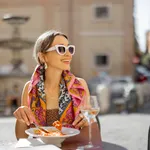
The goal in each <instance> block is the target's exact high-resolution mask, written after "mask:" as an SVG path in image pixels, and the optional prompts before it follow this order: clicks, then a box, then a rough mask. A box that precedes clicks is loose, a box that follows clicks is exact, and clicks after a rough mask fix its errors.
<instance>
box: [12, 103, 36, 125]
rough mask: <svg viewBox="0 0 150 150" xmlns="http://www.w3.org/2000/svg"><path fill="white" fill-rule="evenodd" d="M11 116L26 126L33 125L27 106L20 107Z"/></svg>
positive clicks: (32, 118)
mask: <svg viewBox="0 0 150 150" xmlns="http://www.w3.org/2000/svg"><path fill="white" fill-rule="evenodd" d="M13 114H14V116H15V117H16V119H17V120H18V121H22V122H25V123H26V124H27V126H29V125H30V124H32V123H33V120H34V117H33V115H32V112H31V110H30V109H29V108H28V107H27V106H20V107H19V108H18V109H17V110H16V111H15V112H14V113H13Z"/></svg>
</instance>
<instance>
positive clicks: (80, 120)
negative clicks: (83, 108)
mask: <svg viewBox="0 0 150 150" xmlns="http://www.w3.org/2000/svg"><path fill="white" fill-rule="evenodd" d="M72 125H73V126H75V128H77V129H82V128H83V127H85V126H88V121H87V119H86V118H85V117H84V116H83V114H81V113H80V114H79V115H78V116H77V117H76V119H75V121H74V122H73V124H72Z"/></svg>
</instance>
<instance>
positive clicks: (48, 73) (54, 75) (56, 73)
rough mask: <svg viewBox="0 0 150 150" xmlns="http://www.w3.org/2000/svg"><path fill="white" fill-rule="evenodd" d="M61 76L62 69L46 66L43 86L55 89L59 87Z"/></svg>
mask: <svg viewBox="0 0 150 150" xmlns="http://www.w3.org/2000/svg"><path fill="white" fill-rule="evenodd" d="M61 77H62V70H59V69H57V68H51V67H48V68H47V69H46V70H45V88H48V89H55V88H57V87H59V84H60V82H61Z"/></svg>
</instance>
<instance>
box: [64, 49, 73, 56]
mask: <svg viewBox="0 0 150 150" xmlns="http://www.w3.org/2000/svg"><path fill="white" fill-rule="evenodd" d="M65 56H70V57H71V56H72V55H71V54H70V52H69V50H68V49H67V51H66V53H65Z"/></svg>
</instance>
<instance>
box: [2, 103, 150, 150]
mask: <svg viewBox="0 0 150 150" xmlns="http://www.w3.org/2000/svg"><path fill="white" fill-rule="evenodd" d="M149 105H150V104H148V105H146V106H145V107H144V110H140V113H132V114H109V115H103V116H100V122H101V134H102V139H103V147H104V150H147V136H148V135H147V134H148V127H149V125H150V114H148V113H149V108H150V107H149ZM143 112H144V113H143ZM14 125H15V119H14V118H13V117H9V118H2V117H1V118H0V141H3V143H4V144H5V143H7V142H8V141H9V142H13V141H16V139H15V135H14V130H15V126H14ZM0 150H1V149H0Z"/></svg>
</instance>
